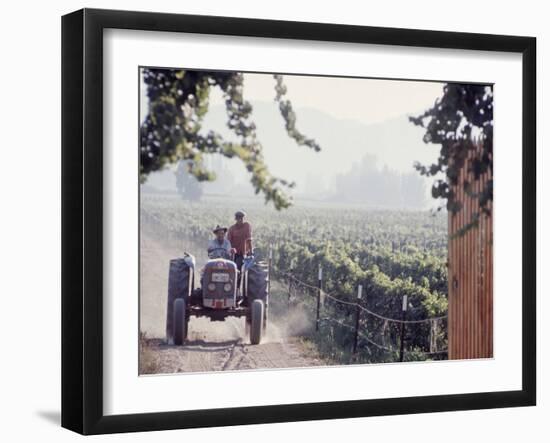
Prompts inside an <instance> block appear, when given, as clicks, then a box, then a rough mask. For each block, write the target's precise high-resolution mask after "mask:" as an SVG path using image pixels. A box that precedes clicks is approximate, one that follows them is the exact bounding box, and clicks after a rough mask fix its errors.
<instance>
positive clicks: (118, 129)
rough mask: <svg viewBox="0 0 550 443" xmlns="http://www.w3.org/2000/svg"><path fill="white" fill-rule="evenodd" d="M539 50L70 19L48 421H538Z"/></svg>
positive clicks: (478, 39) (425, 37) (456, 40)
mask: <svg viewBox="0 0 550 443" xmlns="http://www.w3.org/2000/svg"><path fill="white" fill-rule="evenodd" d="M535 51H536V41H535V39H534V38H531V37H516V36H497V35H483V34H465V33H452V32H436V31H423V30H410V29H388V28H374V27H362V26H361V27H360V26H349V25H340V24H319V23H298V22H281V21H270V20H256V19H243V18H229V17H209V16H189V15H175V14H159V13H147V12H125V11H108V10H90V9H84V10H81V11H77V12H74V13H72V14H69V15H66V16H64V17H63V21H62V57H63V66H62V76H63V78H62V86H63V87H62V91H63V94H62V108H63V109H62V114H63V115H62V121H63V123H62V125H63V127H62V144H63V146H62V162H63V164H62V172H63V209H62V220H63V226H62V240H63V245H62V251H63V264H62V268H63V276H62V279H63V291H62V322H63V323H62V359H63V360H62V372H63V373H62V425H63V426H64V427H66V428H68V429H71V430H74V431H77V432H80V433H83V434H100V433H114V432H130V431H146V430H160V429H177V428H190V427H206V426H227V425H238V424H251V423H272V422H282V421H299V420H318V419H329V418H345V417H360V416H376V415H388V414H410V413H422V412H434V411H453V410H464V409H482V408H498V407H513V406H529V405H534V404H535V401H536V373H535V368H536V354H535V349H536V337H535V331H536V325H535V320H536V316H535V306H536V287H535V260H536V214H535V211H536V209H535V202H536V184H535V183H536V180H535V169H536V168H535V131H536V118H535V116H536V105H535V103H536V102H535V72H536V70H535V59H536V54H535Z"/></svg>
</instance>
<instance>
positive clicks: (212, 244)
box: [208, 225, 235, 259]
mask: <svg viewBox="0 0 550 443" xmlns="http://www.w3.org/2000/svg"><path fill="white" fill-rule="evenodd" d="M212 232H213V233H214V235H215V236H216V238H214V239H212V240H210V241H209V242H208V257H209V258H226V259H231V255H232V254H234V253H235V249H233V248H232V247H231V243H230V242H229V240H227V239H226V238H225V233H226V232H227V228H225V227H222V226H220V225H217V226H216V227H215V228H214V229H213V230H212Z"/></svg>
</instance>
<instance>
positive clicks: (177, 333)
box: [174, 298, 189, 346]
mask: <svg viewBox="0 0 550 443" xmlns="http://www.w3.org/2000/svg"><path fill="white" fill-rule="evenodd" d="M188 324H189V319H188V317H187V312H186V306H185V300H184V299H183V298H177V299H176V301H175V302H174V344H175V345H178V346H181V345H182V344H183V342H184V341H185V340H186V339H187V327H188Z"/></svg>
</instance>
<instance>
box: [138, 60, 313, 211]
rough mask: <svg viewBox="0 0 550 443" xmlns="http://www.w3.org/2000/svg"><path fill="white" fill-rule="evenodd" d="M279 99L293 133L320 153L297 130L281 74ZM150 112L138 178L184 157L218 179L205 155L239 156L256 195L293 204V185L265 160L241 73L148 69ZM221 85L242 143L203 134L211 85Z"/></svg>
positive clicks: (197, 173)
mask: <svg viewBox="0 0 550 443" xmlns="http://www.w3.org/2000/svg"><path fill="white" fill-rule="evenodd" d="M274 77H275V91H276V97H275V100H276V101H277V102H278V104H279V110H280V112H281V115H282V117H283V119H284V121H285V128H286V130H287V133H288V135H289V137H291V138H292V139H294V140H295V141H296V143H297V144H298V145H303V146H307V147H310V148H311V149H313V150H315V151H320V149H321V148H320V147H319V145H318V144H317V143H316V142H315V141H314V140H313V139H310V138H307V137H306V136H304V135H303V134H301V133H300V132H299V131H298V129H297V128H296V115H295V113H294V111H293V109H292V104H291V102H290V101H289V100H287V99H285V98H284V96H285V94H286V92H287V89H286V86H285V85H284V83H283V78H282V76H280V75H275V76H274ZM143 81H144V83H145V85H146V88H147V97H148V99H149V112H148V114H147V116H146V117H145V120H144V121H143V123H142V125H141V128H140V178H141V181H142V182H145V180H146V178H147V175H148V174H149V173H150V172H152V171H158V170H161V169H163V168H164V167H165V166H167V165H169V164H175V163H177V162H178V161H182V160H183V161H185V163H186V165H187V168H188V172H189V173H190V174H191V175H192V176H194V177H195V178H196V179H197V180H199V181H205V180H209V181H212V180H215V178H216V175H215V173H214V172H213V171H210V170H208V169H207V168H206V166H205V164H204V158H205V157H204V155H205V154H221V155H223V156H225V157H228V158H233V157H237V158H239V159H240V160H241V161H242V162H243V164H244V166H245V167H246V169H247V171H248V172H249V173H250V181H251V183H252V185H253V186H254V189H255V191H256V193H260V192H261V193H263V194H264V197H265V201H266V202H270V201H271V202H273V205H274V206H275V208H277V209H283V208H287V207H288V206H290V205H291V198H290V197H289V196H288V195H287V193H286V190H287V189H290V188H292V187H294V183H292V182H289V181H287V180H285V179H283V178H279V177H275V176H273V175H272V174H271V173H270V172H269V169H268V167H267V165H266V163H265V161H264V157H263V148H262V145H261V143H260V141H259V140H258V137H257V134H256V125H255V123H254V122H253V121H252V119H251V114H252V105H251V104H250V103H249V102H248V101H246V100H245V99H244V96H243V86H244V85H243V83H244V77H243V74H242V73H239V72H216V71H191V70H181V69H144V70H143ZM214 87H218V88H220V89H221V91H222V94H223V99H224V101H225V109H226V113H227V126H228V128H229V129H230V130H231V131H232V132H233V133H234V134H235V135H236V136H237V138H238V142H230V141H227V140H225V139H224V138H223V137H222V136H221V135H220V134H219V133H217V132H215V131H212V130H209V131H207V132H202V131H201V129H202V121H203V118H204V116H205V114H206V113H207V112H208V105H209V97H210V92H211V88H214Z"/></svg>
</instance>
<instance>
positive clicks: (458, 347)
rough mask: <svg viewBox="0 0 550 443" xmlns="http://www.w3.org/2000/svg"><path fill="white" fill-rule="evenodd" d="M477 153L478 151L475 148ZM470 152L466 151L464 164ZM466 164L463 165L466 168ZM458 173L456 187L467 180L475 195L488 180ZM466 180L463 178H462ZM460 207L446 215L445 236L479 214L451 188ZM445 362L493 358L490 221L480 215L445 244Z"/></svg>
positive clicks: (459, 189)
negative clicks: (447, 294)
mask: <svg viewBox="0 0 550 443" xmlns="http://www.w3.org/2000/svg"><path fill="white" fill-rule="evenodd" d="M478 149H479V148H478ZM473 155H474V151H473V150H472V151H470V154H469V156H468V160H469V159H471V158H472V156H473ZM468 164H469V161H466V163H465V165H468ZM467 169H468V167H467V166H465V167H463V168H462V170H461V172H460V177H459V181H458V183H463V180H464V178H467V179H468V180H469V181H470V183H472V184H473V189H472V191H473V192H474V193H478V192H479V191H480V190H481V189H482V188H483V185H484V184H485V183H487V181H488V180H489V179H490V178H491V177H490V175H489V173H488V172H487V173H485V174H484V175H483V176H481V177H480V179H479V180H477V181H476V180H474V178H473V175H472V174H471V173H470V174H468V172H467ZM466 176H467V177H466ZM454 191H455V192H456V195H457V198H458V200H459V201H461V202H462V204H463V207H462V209H461V210H460V211H459V212H457V213H454V214H453V213H451V212H449V234H451V235H452V234H454V233H456V232H457V231H458V230H459V229H461V228H462V227H464V226H465V225H466V224H468V223H469V222H470V221H471V220H472V215H473V214H475V213H478V212H479V204H478V202H477V200H476V199H475V198H472V197H471V196H469V195H468V194H467V193H466V192H465V191H464V189H463V186H462V185H460V186H457V187H455V188H454ZM491 209H492V207H491ZM448 338H449V359H471V358H489V357H492V356H493V217H492V210H491V215H490V216H487V215H484V214H483V215H480V218H479V223H478V226H477V227H474V228H471V229H470V230H468V231H467V232H466V233H465V234H463V235H462V236H458V237H456V238H452V237H451V238H450V240H449V322H448Z"/></svg>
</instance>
